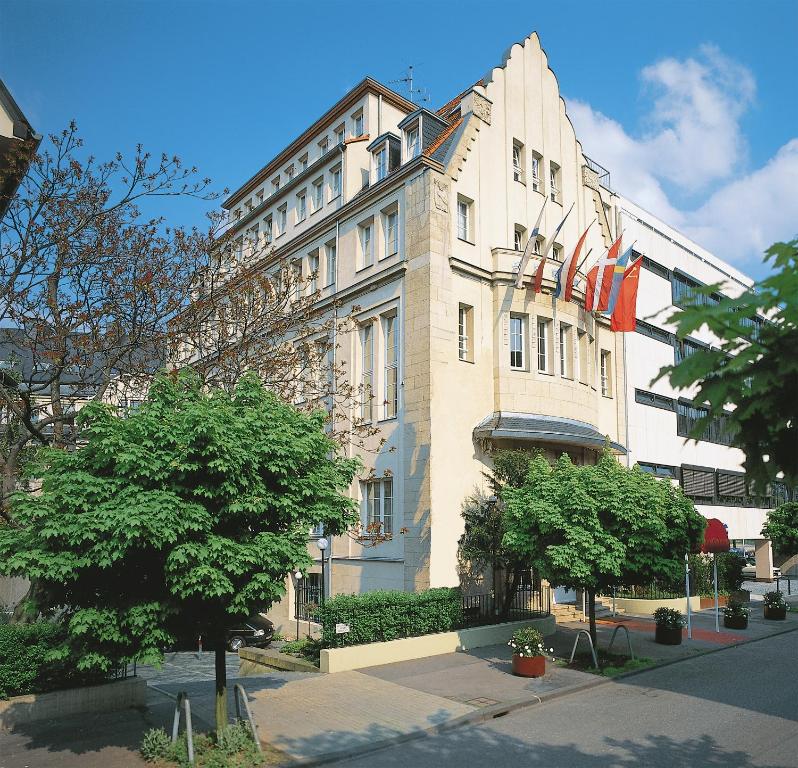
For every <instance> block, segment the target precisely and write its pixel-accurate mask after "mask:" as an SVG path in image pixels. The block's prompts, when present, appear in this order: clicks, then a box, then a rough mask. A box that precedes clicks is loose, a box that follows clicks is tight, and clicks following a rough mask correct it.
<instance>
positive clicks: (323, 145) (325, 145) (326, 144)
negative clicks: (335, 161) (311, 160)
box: [319, 136, 330, 157]
mask: <svg viewBox="0 0 798 768" xmlns="http://www.w3.org/2000/svg"><path fill="white" fill-rule="evenodd" d="M329 148H330V140H329V139H328V138H327V137H326V136H325V137H324V138H323V139H322V140H321V141H320V142H319V157H323V156H324V155H326V154H327V150H329Z"/></svg>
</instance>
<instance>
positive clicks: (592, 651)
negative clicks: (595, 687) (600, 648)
mask: <svg viewBox="0 0 798 768" xmlns="http://www.w3.org/2000/svg"><path fill="white" fill-rule="evenodd" d="M582 635H584V636H585V637H586V638H587V642H588V645H590V654H591V655H592V656H593V666H594V667H595V668H596V669H598V668H599V663H598V658H596V649H595V648H594V647H593V638H592V637H591V636H590V632H588V631H587V630H586V629H580V630H579V632H577V633H576V640H574V647H573V650H572V651H571V659H570V661H569V662H568V663H569V664H573V663H574V656H576V646H578V645H579V638H580V637H582Z"/></svg>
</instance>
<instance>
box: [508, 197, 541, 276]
mask: <svg viewBox="0 0 798 768" xmlns="http://www.w3.org/2000/svg"><path fill="white" fill-rule="evenodd" d="M548 201H549V198H548V197H546V198H544V199H543V205H542V206H540V213H539V214H538V220H537V221H536V222H535V226H534V227H533V228H532V233H531V234H530V236H529V240H527V241H526V248H524V253H523V255H522V256H521V261H520V262H519V264H518V273H517V274H516V276H515V287H516V288H523V287H524V271H525V270H526V267H527V264H529V259H530V258H531V257H532V252H531V250H530V249H531V248H532V247H533V241H534V240H536V239H537V236H538V232H540V222H541V221H542V220H543V211H545V210H546V203H547V202H548Z"/></svg>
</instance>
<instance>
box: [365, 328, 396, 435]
mask: <svg viewBox="0 0 798 768" xmlns="http://www.w3.org/2000/svg"><path fill="white" fill-rule="evenodd" d="M377 334H380V345H379V348H378V346H377V344H375V337H376V336H377ZM378 354H379V356H380V359H381V360H382V376H381V378H379V380H378V376H377V360H378ZM360 387H361V391H362V395H361V405H360V418H361V419H362V421H363V422H364V423H371V422H373V421H374V420H375V419H379V420H383V419H393V418H396V415H397V414H398V413H399V320H398V318H397V315H396V313H395V312H393V313H390V314H385V315H381V316H380V317H379V319H378V320H376V321H374V320H371V321H369V322H367V323H364V324H363V325H362V326H361V328H360ZM380 392H381V393H382V401H381V402H379V403H378V402H376V401H377V400H378V397H377V395H378V393H380Z"/></svg>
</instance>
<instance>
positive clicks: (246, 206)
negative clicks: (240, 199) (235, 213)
mask: <svg viewBox="0 0 798 768" xmlns="http://www.w3.org/2000/svg"><path fill="white" fill-rule="evenodd" d="M252 208H253V205H252V198H251V197H250V198H249V200H247V202H246V203H244V210H245V211H246V212H247V213H251V212H252Z"/></svg>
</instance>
